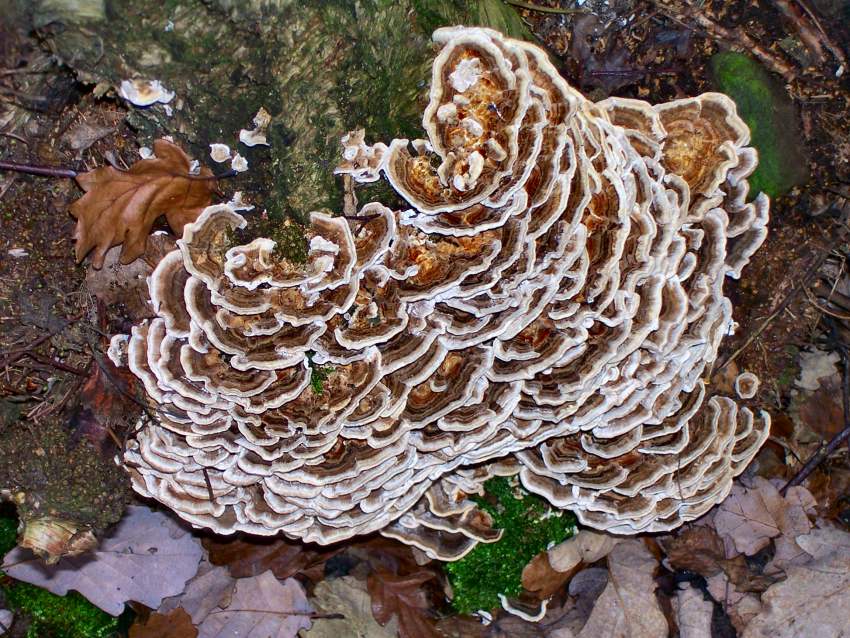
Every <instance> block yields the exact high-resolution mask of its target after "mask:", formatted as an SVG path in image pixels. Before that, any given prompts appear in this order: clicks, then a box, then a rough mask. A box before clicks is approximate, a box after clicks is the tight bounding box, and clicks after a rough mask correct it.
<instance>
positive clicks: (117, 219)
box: [71, 139, 216, 268]
mask: <svg viewBox="0 0 850 638" xmlns="http://www.w3.org/2000/svg"><path fill="white" fill-rule="evenodd" d="M153 148H154V154H155V155H156V157H154V158H152V159H143V160H139V161H138V162H136V163H135V164H133V165H132V166H131V167H130V168H129V169H128V170H126V171H120V170H118V169H116V168H114V167H112V166H101V167H100V168H96V169H95V170H93V171H89V172H87V173H81V174H80V175H77V183H78V184H79V185H80V188H82V189H83V190H84V191H85V192H86V193H85V195H83V196H82V197H81V198H80V199H78V200H77V201H75V202H74V203H73V204H72V205H71V215H73V216H74V217H75V218H76V219H77V227H76V229H75V230H74V238H75V239H76V242H77V245H76V249H75V250H76V257H77V261H82V260H83V258H84V257H85V256H86V255H87V254H88V253H89V252H90V251H92V250H94V256H93V257H92V265H93V266H94V267H95V268H100V267H101V266H102V265H103V261H104V258H105V256H106V252H107V251H108V250H109V249H110V248H111V247H112V246H117V245H118V244H123V248H122V251H121V262H122V263H125V264H127V263H130V262H131V261H133V260H134V259H136V258H138V257H140V256H141V255H142V254H144V252H145V245H146V242H147V238H148V235H149V234H150V231H151V228H152V227H153V224H154V222H155V221H156V220H157V218H158V217H160V216H161V215H165V219H166V220H167V221H168V225H169V226H170V227H171V229H172V230H173V231H174V232H175V233H177V234H178V235H182V234H183V227H184V226H185V225H186V224H188V223H190V222H193V221H195V220H196V219H197V218H198V216H199V215H200V214H201V211H202V210H203V209H204V207H206V206H207V205H209V203H210V202H211V201H212V196H213V193H214V192H215V185H216V183H215V180H213V179H209V178H211V177H212V172H211V171H210V170H209V169H207V168H203V169H201V172H200V175H198V176H193V175H190V170H191V161H190V159H189V156H188V155H186V153H184V152H183V149H181V148H180V147H179V146H177V145H176V144H173V143H171V142H169V141H167V140H164V139H159V140H156V141H155V142H154V145H153ZM199 178H200V179H199Z"/></svg>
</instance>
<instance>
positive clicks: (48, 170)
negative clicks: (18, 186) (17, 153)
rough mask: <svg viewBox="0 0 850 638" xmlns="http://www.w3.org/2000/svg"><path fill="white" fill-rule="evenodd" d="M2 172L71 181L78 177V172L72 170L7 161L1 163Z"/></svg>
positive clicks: (0, 169)
mask: <svg viewBox="0 0 850 638" xmlns="http://www.w3.org/2000/svg"><path fill="white" fill-rule="evenodd" d="M0 171H15V172H16V173H29V174H30V175H42V176H44V177H70V178H71V179H73V178H75V177H76V176H77V171H74V170H71V169H70V168H55V167H52V166H33V165H31V164H19V163H18V162H5V161H0Z"/></svg>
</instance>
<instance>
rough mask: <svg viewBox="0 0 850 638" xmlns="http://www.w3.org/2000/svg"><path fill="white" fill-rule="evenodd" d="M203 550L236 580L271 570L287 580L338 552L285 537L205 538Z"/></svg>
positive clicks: (318, 565)
mask: <svg viewBox="0 0 850 638" xmlns="http://www.w3.org/2000/svg"><path fill="white" fill-rule="evenodd" d="M202 542H203V544H204V547H205V548H206V550H207V552H209V557H210V562H211V563H212V564H213V565H224V566H227V569H228V570H229V571H230V574H231V575H232V576H234V577H235V578H247V577H249V576H257V575H258V574H262V573H263V572H264V571H266V570H271V571H272V573H273V574H274V575H275V576H276V577H277V578H289V577H290V576H295V575H296V574H299V573H302V572H304V571H306V570H309V569H312V568H316V567H318V568H321V567H322V566H323V565H324V563H325V561H326V560H328V559H329V558H330V557H331V556H333V555H334V554H336V553H338V552H339V551H340V549H339V548H335V549H329V550H316V549H311V548H310V547H309V546H308V545H305V544H304V543H297V542H294V541H290V540H287V539H285V538H275V539H266V538H258V537H254V538H250V539H248V540H242V539H229V540H216V539H213V538H205V539H204V540H203V541H202Z"/></svg>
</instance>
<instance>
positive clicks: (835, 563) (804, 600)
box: [743, 528, 850, 638]
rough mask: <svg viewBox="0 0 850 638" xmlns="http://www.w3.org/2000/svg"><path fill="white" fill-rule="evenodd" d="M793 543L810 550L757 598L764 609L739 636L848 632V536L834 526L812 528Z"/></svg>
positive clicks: (817, 636) (814, 636)
mask: <svg viewBox="0 0 850 638" xmlns="http://www.w3.org/2000/svg"><path fill="white" fill-rule="evenodd" d="M807 536H810V537H811V538H806V536H800V537H799V538H798V539H797V542H798V543H799V545H800V546H801V547H803V548H804V549H806V548H808V549H807V550H806V551H808V550H812V552H814V553H813V556H814V557H813V558H812V560H811V561H809V562H808V563H806V564H805V565H799V566H793V567H790V568H789V569H788V572H787V573H788V578H786V579H785V580H784V581H782V582H780V583H777V584H775V585H773V586H772V587H770V588H769V589H768V590H767V591H766V592H765V593H764V594H763V595H762V602H763V604H764V607H763V609H762V611H761V613H759V614H758V615H757V616H756V617H755V618H753V620H752V621H751V622H750V623H749V625H747V628H746V629H745V631H744V633H743V638H762V637H764V636H769V637H770V638H798V637H802V636H805V637H806V638H833V637H834V638H838V637H839V636H847V635H848V633H850V623H848V609H850V534H848V533H847V532H844V531H842V530H839V529H837V528H821V529H816V530H813V531H812V532H811V533H810V534H808V535H807Z"/></svg>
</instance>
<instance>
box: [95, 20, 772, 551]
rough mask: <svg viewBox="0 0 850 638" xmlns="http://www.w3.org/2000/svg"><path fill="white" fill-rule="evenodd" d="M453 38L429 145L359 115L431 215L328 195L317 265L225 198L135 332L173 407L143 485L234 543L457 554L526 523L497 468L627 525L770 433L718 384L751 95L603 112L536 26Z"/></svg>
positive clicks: (374, 175) (757, 209) (127, 347)
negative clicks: (242, 237)
mask: <svg viewBox="0 0 850 638" xmlns="http://www.w3.org/2000/svg"><path fill="white" fill-rule="evenodd" d="M434 41H435V42H436V43H437V45H438V46H439V53H438V54H437V57H436V59H435V61H434V67H433V77H432V80H431V89H430V103H429V105H428V107H427V109H426V111H425V114H424V119H423V125H424V129H425V133H426V136H427V137H426V139H423V140H415V141H413V142H408V140H404V139H397V140H392V141H391V142H390V143H389V144H387V145H384V144H374V145H367V144H366V142H365V139H364V135H363V133H362V131H355V132H352V133H350V134H348V135H347V136H345V137H344V138H343V160H342V163H341V164H340V166H339V167H338V169H337V172H339V173H347V174H349V175H351V176H352V177H353V178H354V179H355V180H358V181H374V180H377V179H382V178H385V179H387V180H389V182H390V183H391V184H392V186H393V187H394V188H395V189H396V190H397V191H398V193H399V194H400V195H401V196H402V197H403V198H404V199H405V200H406V201H407V202H408V203H409V205H410V207H409V209H407V210H400V211H394V210H390V209H388V208H386V207H385V206H383V205H381V204H379V203H369V204H366V205H365V206H364V207H363V209H362V210H361V211H360V212H359V214H358V215H357V219H356V220H355V219H348V218H346V217H342V216H330V215H327V214H322V213H313V214H312V215H311V218H310V219H311V226H310V229H309V232H308V240H309V254H308V258H307V261H306V263H304V264H299V263H293V262H290V261H288V260H286V259H280V258H277V257H276V256H275V252H274V248H275V246H274V242H272V241H271V240H269V239H257V240H255V241H253V242H251V243H249V244H246V245H232V242H233V240H232V237H233V230H234V229H237V228H241V227H243V226H245V224H246V221H245V219H244V218H243V217H242V216H240V215H239V214H237V213H236V212H235V211H234V210H232V209H231V208H229V207H228V206H227V205H216V206H211V207H209V208H208V209H206V211H205V212H204V213H203V214H202V215H201V217H200V218H199V219H198V220H197V221H196V222H195V223H193V224H190V225H188V226H187V227H186V232H185V235H184V236H183V239H182V240H181V241H179V242H178V246H179V248H178V249H177V250H175V251H174V252H172V253H171V254H169V255H168V256H166V257H165V258H164V259H163V260H162V262H161V263H160V264H159V266H158V267H157V268H156V270H155V272H154V273H153V275H152V276H151V278H150V294H151V298H152V301H153V304H154V307H155V311H156V314H157V317H156V318H155V319H153V320H152V321H149V322H146V323H143V324H141V325H138V326H136V327H134V328H133V330H132V334H131V335H129V336H128V335H123V336H117V337H115V338H114V339H113V342H112V346H111V349H110V351H111V354H112V356H113V358H114V359H115V360H116V361H121V362H125V363H126V364H128V365H129V366H130V368H131V369H132V371H133V372H134V373H135V374H136V375H137V376H138V377H139V378H140V379H141V381H142V382H143V384H144V388H145V390H146V392H147V395H148V399H149V401H150V403H151V406H152V408H153V412H154V413H155V415H156V419H155V420H154V421H151V422H147V423H146V424H145V425H144V427H142V428H141V429H140V430H139V431H138V432H137V433H136V435H135V438H134V439H133V440H132V441H131V442H130V444H129V446H128V448H127V451H126V454H125V459H126V463H127V466H128V467H129V469H130V472H131V474H132V479H133V485H134V486H135V489H136V490H137V491H138V492H140V493H141V494H144V495H146V496H151V497H153V498H155V499H157V500H159V501H161V502H162V503H164V504H165V505H167V506H169V507H170V508H172V509H173V510H174V511H176V512H177V513H178V514H179V515H180V516H181V517H182V518H184V519H186V520H187V521H189V522H191V523H192V524H194V525H197V526H202V527H207V528H210V529H212V530H215V531H216V532H219V533H225V534H229V533H233V532H236V531H245V532H249V533H252V534H268V535H270V534H278V533H283V534H285V535H287V536H289V537H292V538H300V539H303V540H305V541H314V542H318V543H332V542H334V541H339V540H343V539H347V538H350V537H352V536H355V535H358V534H365V533H368V532H374V531H380V532H382V533H383V534H385V535H387V536H391V537H394V538H398V539H400V540H402V541H404V542H406V543H410V544H413V545H415V546H418V547H420V548H421V549H423V550H424V551H426V552H427V553H428V554H429V555H431V556H433V557H437V558H441V559H455V558H458V557H460V556H462V555H463V554H464V553H466V552H468V551H469V550H470V549H471V548H472V547H473V546H474V545H475V543H477V542H479V541H492V540H495V539H496V538H498V532H497V531H494V530H493V529H492V528H491V526H490V523H491V521H490V520H489V518H488V516H487V515H486V514H485V513H483V512H481V511H480V510H478V509H476V507H475V504H474V503H473V502H472V501H471V500H470V499H469V498H467V497H468V496H469V495H470V494H473V493H476V492H480V490H481V489H482V484H483V482H484V481H485V480H487V479H488V478H489V477H491V476H494V475H518V477H519V480H520V481H521V482H522V484H523V485H524V486H525V487H526V488H527V489H528V490H530V491H532V492H534V493H537V494H539V495H541V496H542V497H544V498H545V499H547V500H548V501H549V502H550V503H552V504H553V505H554V506H556V507H559V508H566V509H570V510H573V511H575V512H576V513H577V515H578V516H579V518H580V520H581V521H582V522H583V523H585V524H588V525H591V526H593V527H596V528H599V529H607V530H611V531H612V532H616V533H624V534H630V533H637V532H642V531H660V530H667V529H670V528H673V527H676V526H677V525H680V524H681V523H682V522H683V521H686V520H690V519H693V518H696V517H698V516H700V515H701V514H703V513H704V512H706V511H707V510H708V509H709V508H710V507H711V506H712V505H714V504H715V503H717V502H718V501H719V500H721V499H722V498H724V497H725V496H726V494H727V493H728V492H729V489H730V487H731V481H732V477H733V476H734V475H736V474H738V473H739V472H740V471H741V470H742V469H743V468H744V466H745V465H746V464H747V463H748V462H749V460H750V459H751V458H752V457H753V455H754V454H755V452H756V450H757V449H758V448H759V446H760V445H761V444H762V442H763V441H764V439H765V437H766V435H767V429H768V428H767V425H768V423H767V418H766V415H760V416H758V417H757V416H756V415H754V414H753V412H752V411H751V410H750V409H748V408H746V407H739V406H738V405H737V404H736V402H735V401H733V400H732V399H729V398H725V397H720V396H711V397H709V396H707V391H706V388H705V386H704V383H703V380H702V377H703V375H704V373H705V372H706V370H707V366H708V365H709V364H710V363H711V362H712V361H714V360H715V358H716V356H717V351H718V346H719V344H720V342H721V340H722V338H723V337H724V335H726V334H728V333H729V332H730V330H731V327H732V325H733V322H732V317H731V314H732V307H731V303H730V301H729V299H727V298H726V297H724V295H723V283H724V280H725V279H726V278H727V277H733V278H734V277H738V276H739V275H740V273H741V268H742V267H743V266H744V265H745V264H746V263H747V261H748V260H749V258H750V256H751V255H752V254H753V252H754V251H755V250H756V249H757V248H758V247H759V245H760V244H761V243H762V241H763V240H764V237H765V233H766V223H767V215H768V201H767V198H766V197H765V196H764V195H759V196H758V197H756V198H755V199H754V200H753V201H752V202H750V203H748V202H747V198H748V185H747V176H748V175H750V174H751V173H752V171H753V170H754V168H755V166H756V153H755V151H754V150H753V149H752V148H750V147H748V146H747V143H748V141H749V132H748V130H747V128H746V126H745V125H744V123H743V122H742V121H741V120H740V119H739V118H738V116H737V115H736V113H735V107H734V104H733V103H732V102H731V101H730V100H729V99H728V98H727V97H725V96H723V95H720V94H712V93H708V94H704V95H700V96H699V97H695V98H690V99H683V100H677V101H675V102H671V103H667V104H662V105H658V106H652V105H650V104H648V103H645V102H641V101H636V100H629V99H618V98H611V99H608V100H605V101H603V102H598V103H593V102H591V101H589V100H587V99H586V98H584V97H583V96H582V95H581V94H579V93H578V92H576V91H575V90H574V89H572V88H571V87H570V86H569V85H568V84H567V83H566V81H564V79H562V78H561V77H560V76H559V75H558V73H557V72H556V70H555V69H554V68H553V66H552V64H551V63H550V62H549V60H548V59H547V57H546V55H545V53H544V52H543V51H541V50H540V49H538V48H537V47H535V46H533V45H530V44H528V43H525V42H518V41H515V40H511V39H508V38H505V37H503V36H501V35H500V34H498V33H495V32H493V31H489V30H485V29H477V28H474V29H473V28H461V27H455V28H449V29H441V30H439V31H437V32H436V33H435V34H434ZM314 366H322V367H323V369H324V370H325V371H326V372H327V371H328V370H330V372H329V374H328V375H327V379H326V380H325V381H324V384H323V387H321V388H318V387H317V384H315V383H311V374H312V373H313V367H314ZM749 385H750V386H752V385H753V384H752V383H750V384H749ZM742 394H744V393H742Z"/></svg>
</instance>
